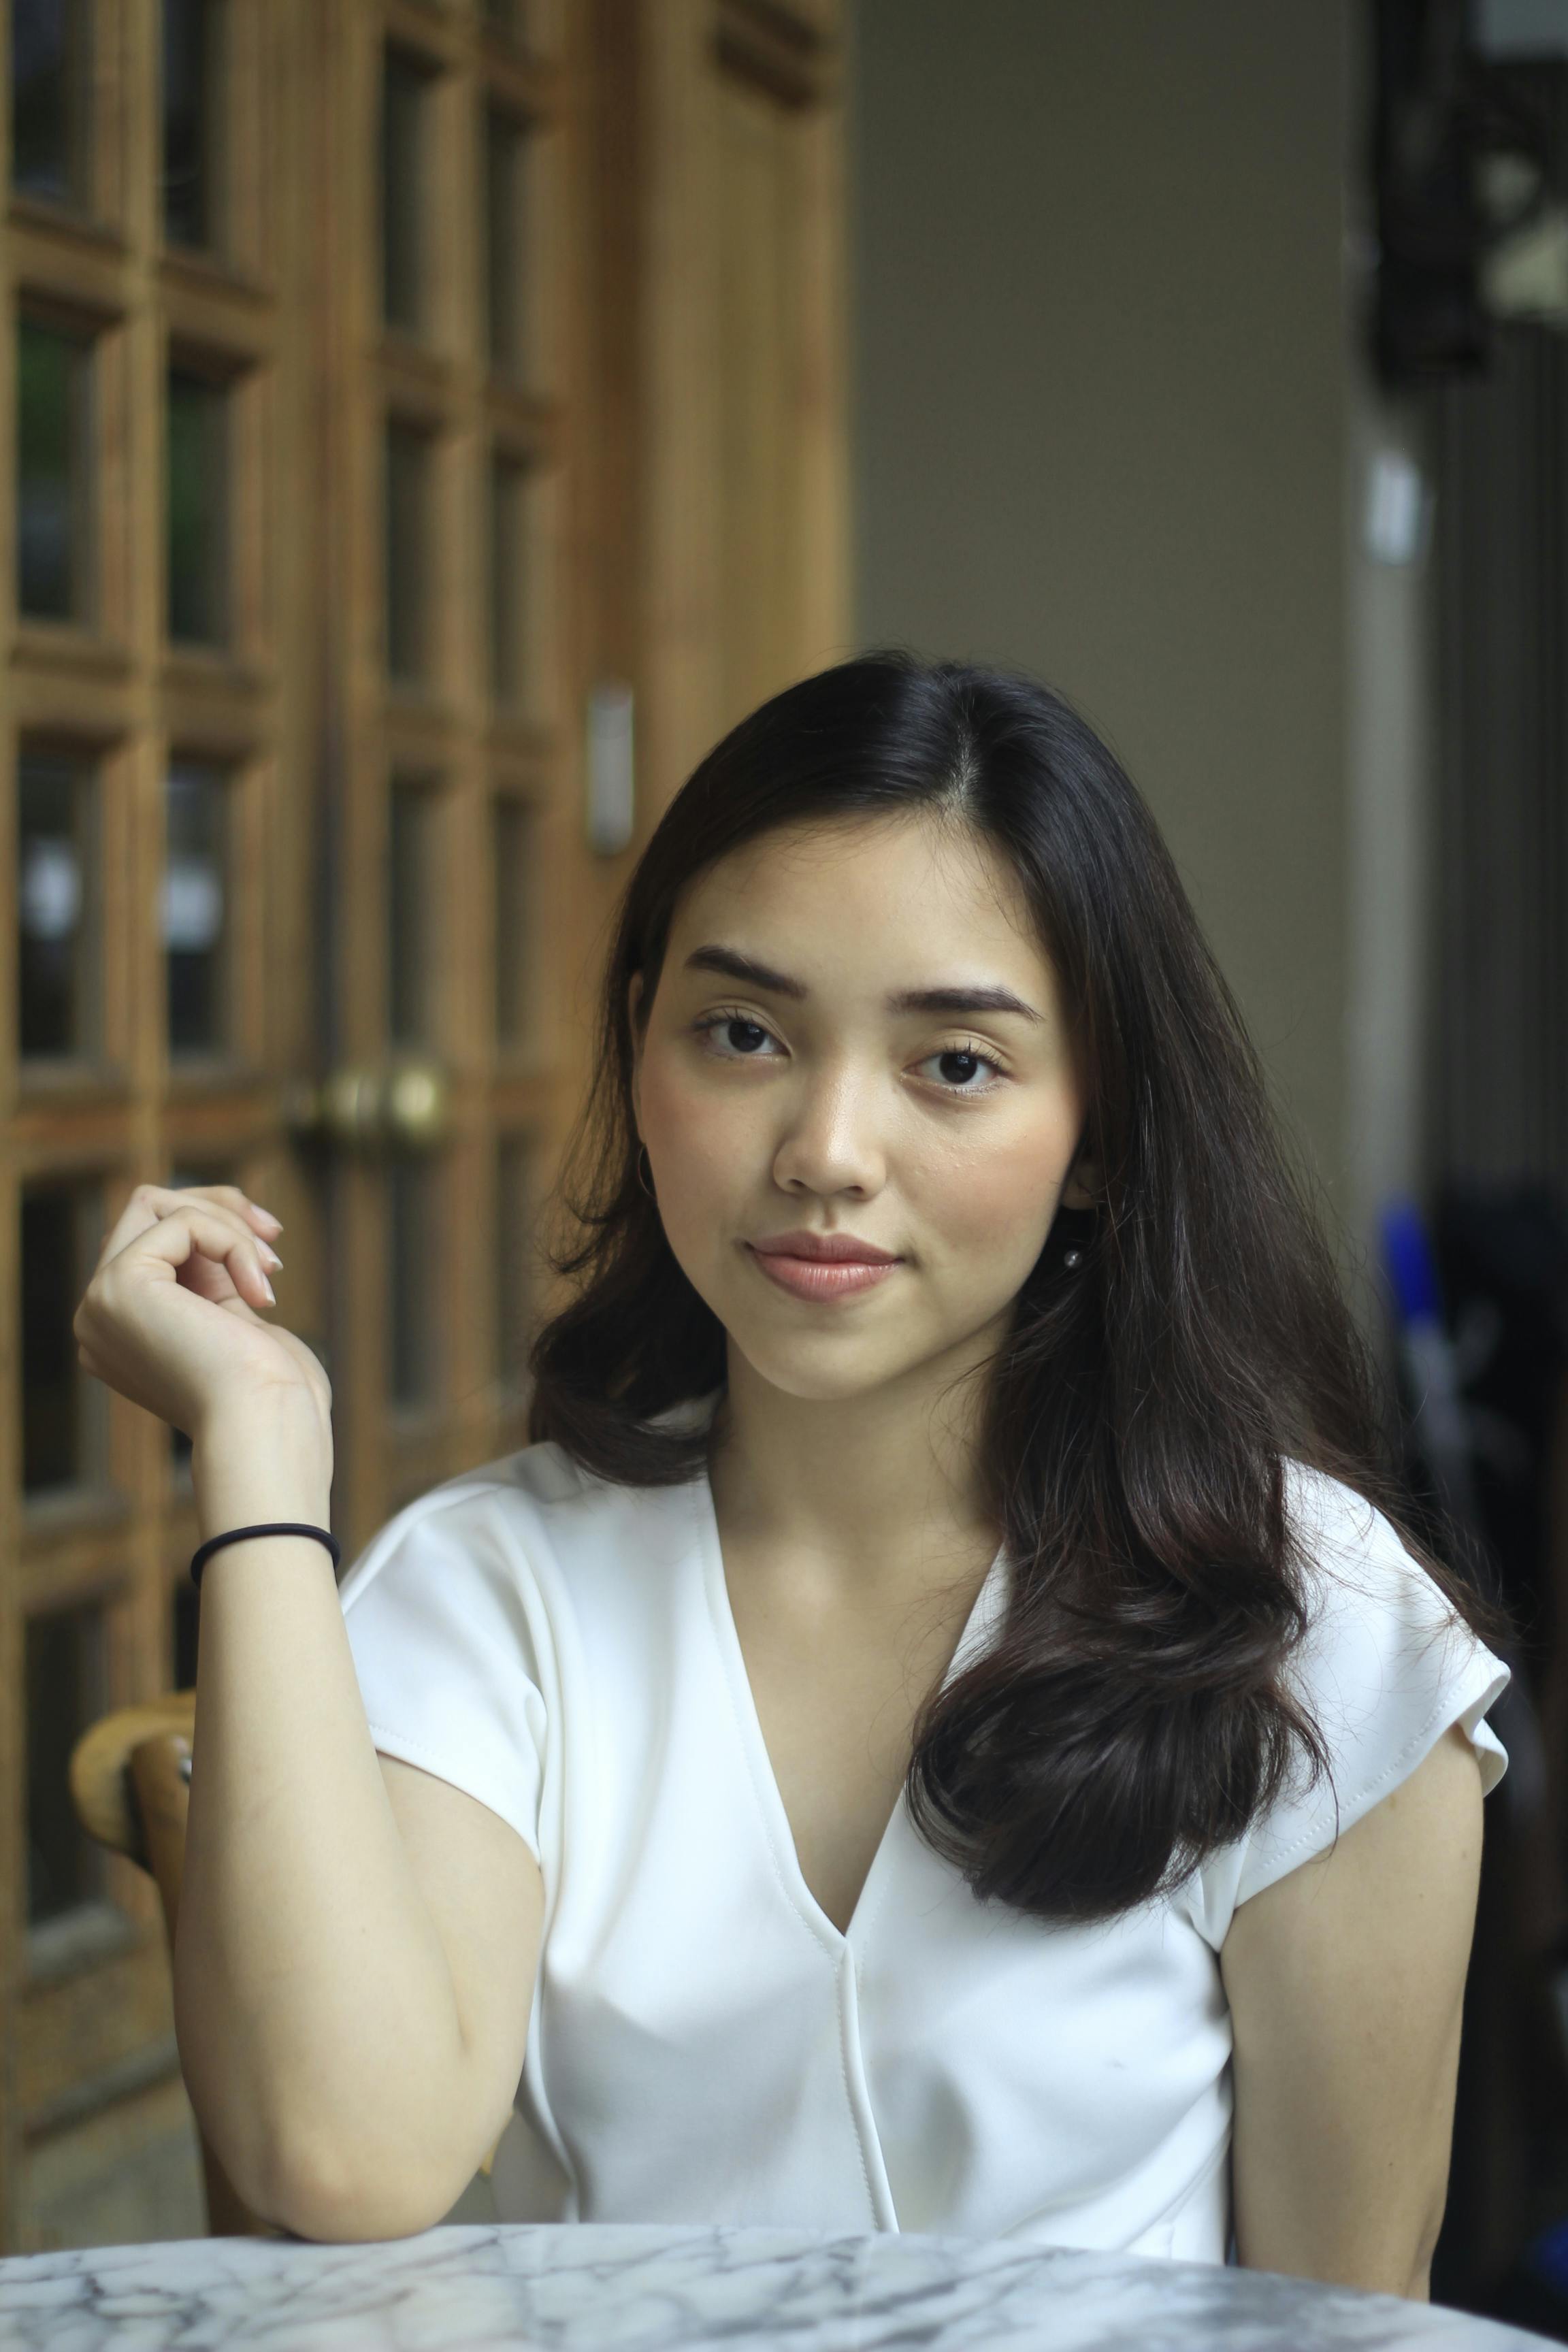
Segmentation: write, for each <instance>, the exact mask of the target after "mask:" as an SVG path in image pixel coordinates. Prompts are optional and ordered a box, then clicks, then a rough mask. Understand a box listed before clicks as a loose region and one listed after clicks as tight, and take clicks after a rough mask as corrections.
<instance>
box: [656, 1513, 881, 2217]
mask: <svg viewBox="0 0 1568 2352" xmlns="http://www.w3.org/2000/svg"><path fill="white" fill-rule="evenodd" d="M688 1492H689V1496H690V1498H691V1509H692V1515H693V1517H694V1518H695V1520H696V1523H697V1537H698V1543H699V1548H700V1553H701V1558H702V1569H703V1577H702V1595H703V1600H704V1601H705V1603H706V1605H707V1609H708V1614H709V1619H710V1622H711V1623H712V1626H713V1632H714V1635H715V1637H716V1641H717V1646H718V1649H719V1652H720V1654H721V1657H722V1659H723V1664H724V1690H725V1694H726V1696H727V1697H728V1698H729V1701H730V1710H731V1718H732V1720H733V1722H734V1726H735V1732H736V1736H737V1738H739V1740H740V1744H741V1753H742V1756H743V1757H744V1758H745V1759H746V1780H747V1782H748V1784H749V1785H750V1788H751V1791H752V1802H753V1804H754V1805H755V1806H756V1808H757V1814H758V1824H757V1825H758V1827H759V1829H760V1830H761V1832H762V1837H763V1849H764V1851H765V1852H766V1854H767V1857H768V1867H769V1868H770V1870H771V1871H772V1872H773V1882H774V1884H775V1885H776V1886H777V1887H778V1890H779V1893H780V1894H781V1895H783V1896H784V1901H785V1903H786V1904H787V1905H788V1906H789V1909H790V1911H791V1912H792V1913H793V1915H794V1916H795V1918H796V1919H798V1920H799V1922H800V1924H801V1926H802V1927H804V1928H805V1931H806V1933H807V1935H808V1936H809V1937H810V1938H811V1943H812V1948H813V1949H814V1950H816V1951H818V1952H820V1953H821V1954H822V1956H823V1958H825V1959H826V1960H827V1961H828V1962H829V1963H830V1964H831V1967H832V1969H833V2006H834V2009H835V2011H837V2028H838V2030H837V2034H836V2035H835V2037H834V2038H835V2041H836V2042H837V2048H838V2079H839V2081H840V2083H841V2084H843V2086H844V2105H845V2107H846V2109H847V2113H848V2116H849V2126H850V2130H851V2132H852V2133H853V2135H854V2140H855V2154H856V2157H857V2158H858V2162H859V2166H860V2178H861V2180H862V2181H863V2182H864V2184H865V2189H866V2202H867V2205H868V2207H869V2209H870V2211H871V2213H872V2215H873V2216H875V2214H876V2211H877V2192H876V2190H875V2189H873V2188H872V2186H871V2168H870V2166H869V2165H868V2163H867V2161H866V2141H865V2135H864V2130H863V2127H862V2125H861V2121H860V2110H859V2106H858V2103H857V2100H856V2097H855V2086H854V2084H853V2083H852V2082H851V2080H850V2076H849V2049H848V2032H849V2020H848V2016H847V2008H846V2003H845V1995H844V1984H843V1979H842V1970H843V1968H844V1965H845V1956H846V1955H847V1954H848V1955H849V1958H850V1964H851V1965H853V1950H852V1948H851V1946H850V1943H849V1939H848V1937H847V1936H840V1937H838V1939H837V1948H835V1947H834V1946H830V1945H829V1944H827V1943H826V1941H825V1939H824V1937H823V1934H822V1929H821V1928H820V1927H819V1926H818V1925H817V1923H816V1920H815V1919H814V1918H813V1917H812V1916H811V1914H810V1912H809V1911H807V1910H806V1909H805V1906H803V1905H802V1903H801V1901H800V1898H799V1896H798V1895H796V1893H795V1888H794V1887H793V1886H791V1885H790V1884H789V1881H788V1880H787V1879H786V1878H785V1876H784V1870H783V1867H782V1864H781V1862H780V1857H779V1852H778V1845H777V1842H776V1840H775V1838H774V1834H773V1822H772V1821H771V1819H770V1817H769V1812H768V1803H767V1792H766V1790H764V1789H763V1786H762V1783H761V1780H760V1778H759V1774H760V1771H761V1764H760V1760H759V1759H758V1758H757V1757H756V1756H754V1755H753V1753H752V1740H751V1736H750V1732H749V1730H748V1728H747V1724H746V1717H745V1712H744V1709H743V1707H742V1703H741V1693H740V1691H739V1690H738V1689H737V1688H736V1685H735V1673H736V1662H735V1660H734V1658H733V1657H732V1656H731V1652H730V1644H729V1642H728V1641H727V1640H726V1639H725V1638H724V1636H725V1633H726V1630H727V1629H726V1627H725V1625H724V1622H723V1620H722V1618H721V1616H720V1615H719V1612H718V1606H717V1602H716V1601H715V1598H714V1592H713V1587H712V1583H711V1581H710V1580H711V1579H712V1578H713V1577H714V1576H715V1575H718V1574H720V1573H721V1571H722V1568H723V1554H722V1552H721V1551H717V1550H716V1548H715V1547H714V1546H713V1545H712V1543H711V1540H710V1538H711V1535H712V1530H711V1528H710V1527H709V1524H708V1517H707V1514H706V1512H705V1511H704V1509H703V1507H702V1496H701V1493H700V1487H699V1486H698V1484H697V1483H696V1482H695V1481H694V1482H693V1484H692V1485H691V1486H690V1487H689V1489H688ZM755 1712H756V1708H755V1703H754V1702H753V1704H752V1713H753V1714H754V1713H755ZM773 1794H774V1797H775V1798H777V1797H778V1789H777V1784H776V1782H775V1784H774V1790H773ZM779 1802H780V1804H781V1806H782V1799H781V1800H779ZM829 1924H831V1922H830V1923H829ZM864 2071H865V2070H864V2068H862V2070H861V2072H862V2077H864ZM866 2099H867V2105H868V2107H869V2104H870V2089H869V2085H867V2088H866Z"/></svg>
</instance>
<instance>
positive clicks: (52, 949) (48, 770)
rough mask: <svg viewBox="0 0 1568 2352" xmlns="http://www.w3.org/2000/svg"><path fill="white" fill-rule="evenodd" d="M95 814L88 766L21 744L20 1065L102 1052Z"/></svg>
mask: <svg viewBox="0 0 1568 2352" xmlns="http://www.w3.org/2000/svg"><path fill="white" fill-rule="evenodd" d="M98 815H99V811H98V780H97V778H96V776H95V774H94V772H93V770H92V765H91V763H90V761H87V760H84V759H75V758H72V757H71V756H70V755H69V754H68V753H66V752H59V751H36V750H29V749H28V748H27V747H26V745H24V747H23V749H22V752H21V755H20V758H19V759H18V761H17V765H16V816H17V825H16V830H17V844H16V853H17V854H16V929H17V960H18V969H17V992H16V996H17V1008H18V1013H19V1031H20V1034H19V1039H18V1044H19V1047H20V1051H21V1053H22V1055H23V1057H24V1058H25V1059H26V1058H27V1057H29V1056H34V1057H38V1058H45V1057H47V1058H50V1059H53V1058H57V1057H58V1056H61V1055H68V1056H73V1057H80V1058H84V1059H85V1058H89V1057H90V1056H91V1055H94V1054H95V1053H96V1052H97V1050H98V1044H99V1024H98V1014H99V992H98V948H99V939H100V905H101V900H100V860H99V847H98V839H99V836H98Z"/></svg>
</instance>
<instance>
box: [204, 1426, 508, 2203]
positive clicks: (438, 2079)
mask: <svg viewBox="0 0 1568 2352" xmlns="http://www.w3.org/2000/svg"><path fill="white" fill-rule="evenodd" d="M192 1467H193V1476H194V1479H195V1491H196V1498H197V1505H198V1512H199V1517H200V1525H201V1534H202V1538H203V1539H204V1540H205V1538H206V1537H208V1536H209V1535H216V1534H217V1533H219V1532H220V1531H223V1530H226V1529H227V1528H234V1527H240V1526H246V1525H250V1524H254V1523H256V1522H258V1521H268V1520H280V1519H296V1520H301V1521H305V1522H308V1523H310V1524H313V1525H315V1526H318V1527H325V1526H326V1524H327V1507H328V1500H329V1496H330V1491H331V1441H330V1438H326V1439H325V1441H324V1443H323V1433H322V1432H321V1428H320V1423H319V1416H318V1417H317V1418H316V1420H315V1422H314V1423H312V1421H311V1419H310V1416H309V1415H308V1414H307V1412H305V1411H304V1410H303V1409H302V1406H301V1405H300V1403H297V1402H295V1401H294V1400H291V1399H290V1400H284V1401H281V1402H279V1404H278V1405H276V1406H273V1405H267V1406H264V1407H262V1408H260V1409H254V1408H251V1407H249V1406H247V1409H246V1411H245V1412H243V1413H237V1412H235V1413H230V1414H228V1415H227V1416H220V1417H218V1418H217V1419H216V1420H215V1421H214V1422H213V1423H212V1424H211V1425H210V1426H209V1427H208V1428H206V1429H205V1430H204V1431H203V1432H202V1433H200V1434H199V1435H198V1436H197V1438H196V1439H195V1449H194V1454H193V1465H192ZM196 1693H197V1695H196V1713H195V1739H194V1747H193V1759H192V1772H191V1789H190V1812H189V1820H188V1825H187V1830H186V1840H185V1859H184V1884H183V1888H182V1894H181V1900H180V1908H179V1915H178V1921H177V1926H176V1932H175V1939H174V2019H175V2027H176V2032H177V2037H178V2041H179V2048H180V2058H181V2063H182V2065H183V2068H184V2074H185V2080H186V2083H187V2084H188V2086H189V2089H190V2094H191V2098H192V2103H193V2105H194V2106H195V2111H196V2114H197V2116H198V2118H199V2120H200V2123H201V2126H202V2128H203V2130H204V2131H205V2134H206V2136H207V2138H208V2140H209V2142H210V2144H211V2146H212V2147H213V2148H214V2150H215V2151H216V2155H217V2157H218V2158H219V2160H220V2162H221V2163H222V2164H223V2165H224V2168H225V2169H226V2171H227V2172H228V2174H229V2177H230V2179H232V2180H233V2182H234V2185H235V2187H236V2189H237V2191H238V2193H239V2195H240V2196H241V2197H242V2198H243V2199H244V2200H245V2201H246V2202H247V2204H248V2205H250V2206H251V2207H252V2209H253V2210H255V2211H257V2212H258V2214H259V2215H260V2216H261V2217H262V2218H263V2219H266V2220H270V2221H279V2222H281V2223H282V2224H283V2225H284V2226H285V2227H288V2228H291V2229H295V2230H297V2231H300V2234H302V2235H310V2234H314V2232H315V2230H316V2228H317V2226H318V2221H319V2217H320V2216H321V2214H322V2213H327V2214H331V2213H333V2212H336V2211H339V2210H347V2211H352V2212H357V2213H362V2214H363V2216H364V2217H365V2221H366V2226H365V2229H364V2234H366V2235H378V2234H389V2235H390V2234H395V2233H397V2232H398V2231H399V2230H400V2229H401V2228H403V2227H409V2228H416V2227H420V2226H424V2223H425V2221H426V2220H427V2219H428V2217H427V2216H424V2218H423V2219H422V2218H421V2216H422V2211H423V2208H422V2199H423V2197H424V2193H425V2186H424V2171H425V2167H426V2163H427V2161H428V2155H429V2151H430V2150H431V2149H432V2147H440V2146H441V2145H442V2141H443V2134H442V2131H441V2128H440V2121H439V2119H440V2118H441V2117H442V2116H443V2115H447V2116H449V2114H450V2111H451V2105H452V2102H453V2097H454V2092H455V2089H456V2088H457V2086H458V2081H459V2078H460V2075H461V2071H462V2067H463V2035H462V2030H461V2024H460V2021H459V2018H458V2007H457V2001H456V1996H455V1993H454V1990H453V1985H452V1979H451V1974H450V1971H449V1969H448V1967H447V1958H446V1954H445V1952H444V1949H443V1948H442V1944H441V1941H440V1937H439V1936H438V1934H437V1930H436V1927H435V1925H434V1922H433V1920H432V1919H431V1917H430V1916H429V1913H428V1911H427V1909H426V1906H425V1905H424V1903H423V1901H422V1899H421V1896H420V1895H419V1891H418V1888H417V1886H416V1883H415V1880H414V1878H413V1875H412V1874H411V1871H410V1868H409V1864H408V1861H407V1858H406V1855H405V1852H404V1848H403V1844H402V1841H401V1839H400V1837H399V1835H398V1832H397V1828H396V1824H395V1820H394V1817H393V1813H392V1810H391V1807H390V1804H389V1802H388V1800H387V1796H386V1791H385V1788H384V1783H383V1780H382V1777H381V1771H380V1768H379V1765H378V1763H377V1759H376V1754H375V1750H374V1747H373V1745H372V1742H371V1737H370V1731H369V1727H368V1726H367V1723H366V1720H365V1712H364V1705H363V1699H362V1697H361V1696H360V1690H359V1685H358V1682H357V1680H356V1678H355V1675H354V1667H353V1654H352V1652H351V1650H350V1647H349V1642H348V1635H347V1630H346V1627H345V1625H344V1622H343V1616H342V1607H341V1604H340V1602H339V1600H338V1595H337V1587H336V1582H335V1579H334V1576H333V1571H332V1563H331V1556H330V1554H329V1553H328V1551H327V1550H326V1549H325V1547H324V1546H323V1545H321V1544H319V1543H317V1542H315V1541H314V1540H312V1539H311V1538H306V1537H300V1536H285V1537H267V1538H251V1539H250V1540H249V1541H247V1542H245V1543H242V1544H237V1545H231V1546H226V1547H224V1548H223V1549H220V1550H219V1551H217V1552H216V1553H214V1554H213V1555H212V1556H211V1557H210V1559H208V1562H207V1565H206V1567H205V1570H204V1571H203V1580H202V1607H201V1633H200V1655H199V1665H198V1674H197V1685H196Z"/></svg>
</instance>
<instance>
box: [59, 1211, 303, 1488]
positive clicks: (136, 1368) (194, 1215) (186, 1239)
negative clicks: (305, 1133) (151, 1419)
mask: <svg viewBox="0 0 1568 2352" xmlns="http://www.w3.org/2000/svg"><path fill="white" fill-rule="evenodd" d="M268 1224H270V1225H272V1226H273V1228H274V1230H277V1221H276V1219H271V1218H268V1214H267V1212H266V1211H265V1210H262V1209H258V1207H257V1206H256V1204H255V1202H252V1201H247V1199H246V1196H245V1194H244V1193H243V1192H240V1191H239V1189H238V1188H237V1186H236V1185H233V1184H213V1185H207V1186H202V1185H192V1186H191V1187H189V1188H188V1189H178V1190H176V1189H174V1188H173V1187H165V1186H163V1185H160V1184H138V1185H137V1187H136V1189H135V1191H134V1192H132V1195H131V1198H130V1200H129V1202H127V1203H126V1207H125V1212H124V1214H123V1215H122V1216H121V1219H120V1222H119V1223H118V1224H117V1225H115V1227H114V1229H113V1231H112V1232H111V1233H109V1234H106V1235H105V1236H104V1243H103V1247H102V1249H101V1250H100V1253H99V1259H98V1265H97V1266H96V1268H95V1269H94V1272H93V1276H92V1280H91V1281H90V1282H89V1284H88V1286H87V1289H86V1291H85V1292H84V1294H83V1296H82V1300H81V1304H80V1305H79V1307H78V1308H77V1311H76V1317H75V1319H74V1321H73V1323H72V1327H71V1328H72V1329H73V1330H74V1332H75V1334H76V1339H77V1351H78V1360H79V1362H80V1364H81V1366H82V1369H83V1370H85V1371H88V1372H90V1373H91V1374H92V1376H93V1377H94V1378H95V1379H96V1380H100V1381H104V1382H106V1383H107V1385H108V1386H109V1387H110V1388H111V1389H117V1390H118V1391H120V1394H121V1396H126V1397H129V1398H130V1399H131V1401H132V1404H139V1405H143V1406H145V1408H146V1410H147V1411H148V1412H152V1413H156V1414H157V1416H158V1418H159V1420H160V1421H166V1422H168V1423H171V1424H172V1426H173V1427H174V1428H175V1429H183V1430H184V1433H185V1434H186V1435H187V1436H188V1437H190V1438H191V1439H192V1440H193V1441H195V1438H196V1437H197V1435H198V1433H199V1432H200V1431H201V1429H202V1428H203V1427H204V1426H205V1424H207V1423H210V1422H211V1421H212V1420H213V1418H214V1416H215V1415H216V1414H217V1413H219V1412H224V1413H226V1412H230V1411H231V1410H232V1409H233V1408H236V1407H237V1408H238V1409H239V1410H240V1411H241V1412H243V1411H244V1410H245V1408H246V1407H247V1405H254V1404H255V1403H257V1402H261V1401H263V1400H264V1399H266V1398H268V1397H270V1396H273V1395H276V1394H279V1393H285V1394H286V1393H287V1392H289V1391H300V1392H302V1393H303V1394H304V1395H305V1396H307V1397H309V1398H310V1400H312V1401H313V1402H314V1403H315V1404H316V1406H317V1407H318V1408H319V1410H320V1412H321V1418H322V1422H323V1424H324V1425H326V1426H328V1427H330V1424H331V1402H332V1391H331V1382H330V1381H328V1379H327V1375H326V1373H325V1372H324V1371H323V1370H322V1369H321V1364H320V1362H319V1361H318V1360H317V1359H316V1358H315V1357H314V1356H313V1355H312V1354H311V1352H310V1349H309V1348H307V1347H306V1346H305V1344H304V1342H303V1340H301V1339H296V1338H295V1336H294V1334H293V1333H292V1331H286V1330H284V1329H283V1328H282V1327H281V1325H279V1324H277V1323H268V1322H266V1321H264V1320H263V1310H265V1309H266V1308H267V1307H268V1306H269V1305H270V1304H271V1301H270V1299H269V1297H268V1292H269V1287H270V1286H269V1285H268V1278H267V1274H266V1265H267V1264H268V1262H269V1261H270V1262H271V1263H273V1264H276V1263H278V1261H277V1259H276V1257H275V1256H274V1255H273V1254H272V1253H271V1251H270V1250H269V1249H268V1245H267V1243H266V1234H265V1230H264V1229H265V1227H266V1226H268ZM264 1253H265V1255H264Z"/></svg>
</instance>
